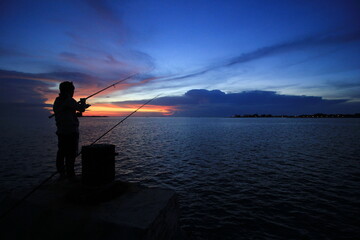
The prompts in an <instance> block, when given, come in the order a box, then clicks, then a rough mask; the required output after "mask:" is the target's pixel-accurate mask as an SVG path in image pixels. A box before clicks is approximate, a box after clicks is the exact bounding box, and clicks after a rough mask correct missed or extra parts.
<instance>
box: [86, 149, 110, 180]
mask: <svg viewBox="0 0 360 240" xmlns="http://www.w3.org/2000/svg"><path fill="white" fill-rule="evenodd" d="M81 152H82V156H81V161H82V183H83V184H84V185H89V186H99V185H104V184H108V183H111V182H113V181H114V179H115V155H116V153H115V145H112V144H93V145H88V146H83V147H82V149H81Z"/></svg>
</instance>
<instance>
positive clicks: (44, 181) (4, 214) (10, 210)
mask: <svg viewBox="0 0 360 240" xmlns="http://www.w3.org/2000/svg"><path fill="white" fill-rule="evenodd" d="M159 96H160V94H159V95H157V96H155V97H154V98H152V99H150V100H148V101H147V102H145V103H144V104H143V105H141V106H140V107H138V108H137V109H136V110H135V111H133V112H132V113H130V114H129V115H127V116H126V117H125V118H123V119H122V120H121V121H119V122H118V123H117V124H115V125H114V126H113V127H112V128H110V129H109V130H108V131H106V132H105V133H104V134H102V135H101V136H100V137H98V138H97V139H96V140H95V141H93V142H92V143H91V144H90V146H91V145H94V144H95V143H96V142H98V141H99V140H100V139H101V138H103V137H104V136H105V135H106V134H108V133H109V132H111V131H112V130H113V129H114V128H116V127H117V126H118V125H120V124H121V123H123V122H124V121H125V120H126V119H128V118H129V117H130V116H131V115H133V114H134V113H136V112H137V111H138V110H140V109H141V108H142V107H144V106H145V105H147V104H149V103H150V102H151V101H152V100H154V99H155V98H158V97H159ZM80 155H81V151H80V152H79V154H78V155H77V156H76V157H75V159H76V158H77V157H79V156H80ZM57 173H58V171H56V172H54V173H52V174H51V175H50V176H49V177H48V178H46V179H44V180H43V181H42V182H41V183H40V184H39V185H38V186H36V187H35V188H34V189H32V190H31V191H30V192H29V193H28V194H26V195H25V196H24V197H23V198H22V199H20V200H19V201H18V202H17V203H16V204H14V205H13V206H12V207H11V208H9V209H8V210H6V211H5V212H4V213H3V214H2V215H1V216H0V220H3V219H4V218H5V217H6V216H7V215H9V214H10V213H11V212H12V211H13V210H14V209H16V208H17V207H18V206H19V205H20V204H21V203H23V202H24V201H25V200H26V199H27V198H28V197H30V196H31V195H32V194H33V193H34V192H35V191H36V190H38V189H39V188H40V187H41V186H43V185H44V184H45V183H47V182H48V181H49V180H50V179H52V178H53V177H54V176H55V175H56V174H57Z"/></svg>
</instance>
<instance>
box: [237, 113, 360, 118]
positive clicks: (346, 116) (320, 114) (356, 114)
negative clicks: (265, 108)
mask: <svg viewBox="0 0 360 240" xmlns="http://www.w3.org/2000/svg"><path fill="white" fill-rule="evenodd" d="M232 118H360V113H355V114H324V113H316V114H303V115H271V114H245V115H238V114H236V115H234V116H232Z"/></svg>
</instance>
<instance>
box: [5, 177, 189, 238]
mask: <svg viewBox="0 0 360 240" xmlns="http://www.w3.org/2000/svg"><path fill="white" fill-rule="evenodd" d="M28 191H29V189H27V190H20V191H16V192H13V193H12V194H11V195H9V196H7V197H6V198H5V199H4V200H3V201H2V202H1V205H0V212H3V211H5V210H6V209H8V208H9V207H10V206H12V205H13V204H14V203H15V202H16V201H18V200H19V199H21V197H23V196H24V195H25V194H26V193H27V192H28ZM0 239H77V240H78V239H84V240H85V239H86V240H93V239H94V240H95V239H96V240H97V239H99V240H100V239H101V240H106V239H109V240H110V239H111V240H112V239H123V240H126V239H135V240H137V239H139V240H140V239H141V240H145V239H146V240H150V239H154V240H155V239H185V236H184V234H183V232H182V230H181V228H180V226H179V206H178V202H177V196H176V194H175V192H174V191H171V190H166V189H158V188H145V187H141V186H139V185H136V184H132V183H125V182H121V181H115V182H113V183H111V184H108V185H106V186H102V187H85V186H83V185H81V184H80V183H76V184H73V183H71V184H70V183H67V182H59V183H51V184H47V185H45V186H43V187H41V188H40V189H39V190H37V191H36V192H35V193H34V194H33V195H32V196H31V197H29V198H28V199H27V200H26V201H25V202H24V203H22V204H21V205H20V206H19V207H18V208H16V209H15V210H14V211H13V212H11V214H9V215H8V216H7V217H6V218H5V219H2V220H1V223H0Z"/></svg>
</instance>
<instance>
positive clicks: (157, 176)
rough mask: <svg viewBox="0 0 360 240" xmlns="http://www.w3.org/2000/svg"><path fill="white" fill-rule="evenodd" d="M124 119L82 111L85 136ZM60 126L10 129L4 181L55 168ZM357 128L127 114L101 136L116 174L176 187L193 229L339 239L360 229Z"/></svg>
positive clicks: (18, 181)
mask: <svg viewBox="0 0 360 240" xmlns="http://www.w3.org/2000/svg"><path fill="white" fill-rule="evenodd" d="M119 120H120V118H82V119H81V144H82V145H86V144H89V143H91V142H92V141H93V140H94V139H96V138H97V137H98V136H100V135H101V134H102V133H103V132H105V131H106V130H108V129H109V128H110V127H112V126H113V125H114V124H116V123H117V121H119ZM54 131H55V129H54V126H53V125H52V124H49V123H36V124H32V126H31V127H28V128H26V127H23V128H22V129H21V127H20V128H16V132H15V133H16V134H14V131H13V129H11V128H9V129H8V130H5V132H4V134H3V135H2V136H1V138H2V139H1V142H2V143H3V144H2V145H1V153H2V156H1V161H2V163H4V164H2V166H1V168H0V176H1V179H2V180H3V181H2V183H1V185H0V186H1V187H2V189H8V188H9V187H17V186H20V185H23V184H28V185H30V186H31V185H34V184H36V183H37V182H39V179H42V178H43V177H46V176H47V174H49V173H51V172H52V171H54V170H55V164H54V156H55V150H56V137H55V135H54V133H53V132H54ZM359 135H360V121H359V119H278V118H277V119H229V118H129V119H128V120H127V121H125V122H124V123H123V124H122V125H120V126H119V127H118V128H116V129H115V130H114V131H113V132H111V133H110V134H109V135H107V136H106V137H105V138H104V139H103V140H101V142H103V143H112V144H115V145H116V147H117V149H116V151H117V152H118V153H119V156H117V160H116V174H117V178H119V179H123V180H127V181H133V182H140V183H142V184H144V185H147V186H157V187H164V188H171V189H174V190H176V191H177V192H178V194H179V197H180V204H181V210H182V219H181V222H182V224H183V226H184V228H185V230H187V231H189V232H190V233H191V234H192V236H194V237H197V238H200V239H249V238H254V239H266V238H270V239H272V238H276V239H294V238H295V239H304V238H305V239H307V238H310V239H326V238H328V239H339V238H355V237H357V236H356V234H359V231H360V229H359V227H358V224H357V223H358V221H359V218H358V216H357V215H358V213H359V212H360V211H359V210H360V209H359V199H360V178H359V176H360V167H359V160H360V159H359V156H360V143H359V141H358V136H359ZM34 136H36V138H34ZM41 145H42V146H44V145H45V146H46V147H45V148H44V149H41V148H40V147H39V146H41Z"/></svg>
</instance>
